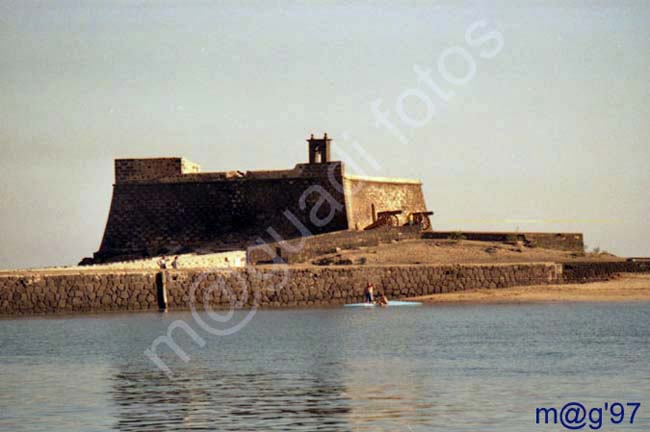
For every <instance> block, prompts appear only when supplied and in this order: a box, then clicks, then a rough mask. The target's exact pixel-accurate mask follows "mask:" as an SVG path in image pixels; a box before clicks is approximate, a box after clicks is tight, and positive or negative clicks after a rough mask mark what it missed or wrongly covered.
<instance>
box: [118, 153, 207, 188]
mask: <svg viewBox="0 0 650 432" xmlns="http://www.w3.org/2000/svg"><path fill="white" fill-rule="evenodd" d="M200 171H201V167H200V166H199V165H197V164H195V163H193V162H190V161H188V160H187V159H183V158H179V157H172V158H149V159H116V160H115V183H128V182H139V181H151V180H155V179H159V178H163V177H175V176H180V175H182V174H190V173H198V172H200Z"/></svg>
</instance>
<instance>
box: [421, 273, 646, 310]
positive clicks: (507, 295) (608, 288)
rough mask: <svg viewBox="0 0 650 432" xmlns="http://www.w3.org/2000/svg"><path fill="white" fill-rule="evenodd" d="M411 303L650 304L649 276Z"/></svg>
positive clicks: (459, 294)
mask: <svg viewBox="0 0 650 432" xmlns="http://www.w3.org/2000/svg"><path fill="white" fill-rule="evenodd" d="M410 300H417V301H422V302H426V303H529V302H632V301H650V275H649V274H631V273H625V274H622V275H620V277H618V278H616V279H613V280H609V281H605V282H592V283H585V284H567V285H541V286H523V287H513V288H502V289H481V290H476V291H464V292H455V293H448V294H435V295H430V296H422V297H413V298H411V299H410Z"/></svg>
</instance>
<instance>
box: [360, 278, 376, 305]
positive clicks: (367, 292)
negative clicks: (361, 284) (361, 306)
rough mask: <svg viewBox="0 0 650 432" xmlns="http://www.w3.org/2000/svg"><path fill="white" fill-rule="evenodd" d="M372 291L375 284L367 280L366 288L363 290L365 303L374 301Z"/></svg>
mask: <svg viewBox="0 0 650 432" xmlns="http://www.w3.org/2000/svg"><path fill="white" fill-rule="evenodd" d="M374 292H375V286H374V285H373V284H372V282H368V285H367V286H366V289H365V291H364V292H363V296H364V302H365V303H373V302H374Z"/></svg>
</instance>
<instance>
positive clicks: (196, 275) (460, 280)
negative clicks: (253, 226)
mask: <svg viewBox="0 0 650 432" xmlns="http://www.w3.org/2000/svg"><path fill="white" fill-rule="evenodd" d="M619 272H650V263H647V262H645V263H643V262H637V263H634V262H609V263H607V262H591V263H589V262H582V263H565V264H555V263H526V264H466V265H383V266H340V267H299V266H292V267H286V266H260V267H254V266H253V267H246V268H241V269H228V270H226V269H223V270H208V271H203V270H199V269H185V270H168V271H165V272H156V271H131V272H129V271H112V272H108V271H104V272H92V271H87V272H71V273H48V272H25V273H17V274H5V275H0V315H5V316H8V315H24V314H39V313H67V312H99V311H126V310H156V309H158V307H159V305H160V301H161V299H162V290H163V288H164V289H165V290H166V293H167V302H168V306H169V307H170V308H171V309H186V308H189V307H190V305H191V299H192V293H193V294H194V303H195V304H198V305H204V304H209V305H211V306H212V307H215V308H225V307H229V306H230V304H231V302H232V303H235V304H236V307H242V308H245V307H250V306H252V305H254V304H257V305H258V306H260V307H263V308H267V307H297V306H319V305H320V306H326V305H340V304H344V303H357V302H360V301H362V297H363V290H364V287H365V285H366V283H367V282H368V281H370V282H373V283H374V284H375V286H376V288H377V291H378V292H385V293H386V295H387V296H388V297H389V298H392V299H398V298H404V297H413V296H420V295H429V294H439V293H446V292H454V291H463V290H470V289H477V288H493V289H497V288H505V287H511V286H520V285H539V284H548V283H563V282H564V283H567V282H585V281H588V280H602V279H606V278H608V277H611V276H612V275H615V274H617V273H619Z"/></svg>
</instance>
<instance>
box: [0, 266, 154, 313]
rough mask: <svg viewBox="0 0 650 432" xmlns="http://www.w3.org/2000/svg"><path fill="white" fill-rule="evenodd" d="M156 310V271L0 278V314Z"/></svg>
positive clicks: (43, 274)
mask: <svg viewBox="0 0 650 432" xmlns="http://www.w3.org/2000/svg"><path fill="white" fill-rule="evenodd" d="M157 308H158V292H157V285H156V273H155V272H118V271H113V272H104V273H90V272H85V273H61V274H47V273H25V274H23V275H9V276H0V315H23V314H34V313H54V312H57V313H66V312H97V311H118V310H121V311H125V310H146V309H154V310H155V309H157Z"/></svg>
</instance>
